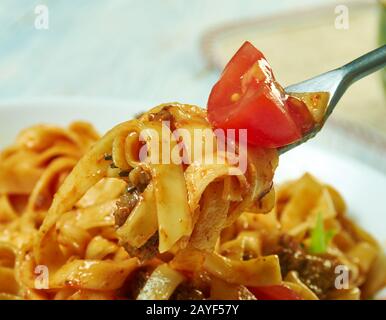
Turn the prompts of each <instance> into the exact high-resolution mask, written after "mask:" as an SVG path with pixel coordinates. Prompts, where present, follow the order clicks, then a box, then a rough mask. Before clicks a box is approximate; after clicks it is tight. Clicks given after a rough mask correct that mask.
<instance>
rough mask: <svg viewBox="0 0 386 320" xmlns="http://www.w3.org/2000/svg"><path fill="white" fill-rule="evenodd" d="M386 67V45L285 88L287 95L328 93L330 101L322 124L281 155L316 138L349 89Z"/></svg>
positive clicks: (289, 146)
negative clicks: (360, 80)
mask: <svg viewBox="0 0 386 320" xmlns="http://www.w3.org/2000/svg"><path fill="white" fill-rule="evenodd" d="M385 65H386V45H384V46H382V47H380V48H378V49H375V50H373V51H370V52H369V53H366V54H365V55H363V56H361V57H359V58H357V59H355V60H353V61H351V62H349V63H348V64H345V65H344V66H342V67H340V68H337V69H335V70H332V71H328V72H326V73H323V74H321V75H319V76H316V77H313V78H311V79H309V80H306V81H303V82H300V83H297V84H294V85H291V86H289V87H287V88H285V91H286V92H287V93H292V92H293V93H301V92H320V91H323V92H328V93H329V99H328V104H327V108H326V113H325V114H324V117H323V120H322V122H321V124H319V125H317V126H315V128H314V129H312V131H310V132H309V133H307V134H306V135H304V136H303V138H302V139H301V140H298V141H296V142H294V143H291V144H289V145H286V146H284V147H281V148H279V153H280V154H282V153H284V152H287V151H289V150H291V149H293V148H295V147H297V146H298V145H300V144H302V143H304V142H306V141H307V140H309V139H311V138H313V137H315V136H316V134H317V133H318V132H319V131H320V130H321V129H322V127H323V125H324V123H325V122H326V120H327V119H328V117H329V116H330V115H331V113H332V112H333V111H334V109H335V107H336V105H337V103H338V101H339V100H340V98H341V97H342V96H343V94H344V93H345V91H346V90H347V88H348V87H349V86H350V85H352V84H353V83H354V82H355V81H357V80H359V79H362V78H363V77H365V76H367V75H369V74H371V73H373V72H375V71H377V70H380V69H382V68H383V67H384V66H385Z"/></svg>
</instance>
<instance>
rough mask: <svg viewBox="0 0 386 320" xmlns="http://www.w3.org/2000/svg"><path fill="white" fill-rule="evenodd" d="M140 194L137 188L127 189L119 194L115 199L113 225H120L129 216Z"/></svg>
mask: <svg viewBox="0 0 386 320" xmlns="http://www.w3.org/2000/svg"><path fill="white" fill-rule="evenodd" d="M139 197H140V194H139V192H138V190H136V189H135V188H134V189H128V190H127V191H126V192H125V193H123V194H122V195H121V197H120V198H119V200H118V201H117V209H116V210H115V212H114V217H115V225H117V226H118V227H120V226H122V225H123V224H124V223H125V222H126V220H127V218H128V217H129V215H130V213H131V210H133V208H134V207H135V205H136V204H137V202H138V201H139Z"/></svg>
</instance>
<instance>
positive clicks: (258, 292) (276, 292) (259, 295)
mask: <svg viewBox="0 0 386 320" xmlns="http://www.w3.org/2000/svg"><path fill="white" fill-rule="evenodd" d="M248 290H249V291H251V292H252V293H253V294H254V296H255V297H256V299H257V300H301V297H300V296H299V295H298V294H297V293H296V292H295V291H293V290H291V289H290V288H287V287H285V286H280V285H277V286H266V287H248Z"/></svg>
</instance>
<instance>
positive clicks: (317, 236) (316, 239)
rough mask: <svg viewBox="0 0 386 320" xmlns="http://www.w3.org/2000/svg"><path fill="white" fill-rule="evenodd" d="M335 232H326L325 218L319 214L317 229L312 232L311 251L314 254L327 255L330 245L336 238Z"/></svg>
mask: <svg viewBox="0 0 386 320" xmlns="http://www.w3.org/2000/svg"><path fill="white" fill-rule="evenodd" d="M335 233H336V231H335V230H327V231H326V230H324V223H323V216H322V214H321V213H319V214H318V217H317V220H316V225H315V228H314V229H312V230H311V244H310V247H309V251H310V252H311V253H313V254H320V253H325V252H326V251H327V247H328V244H329V243H330V241H331V240H332V238H333V237H334V235H335Z"/></svg>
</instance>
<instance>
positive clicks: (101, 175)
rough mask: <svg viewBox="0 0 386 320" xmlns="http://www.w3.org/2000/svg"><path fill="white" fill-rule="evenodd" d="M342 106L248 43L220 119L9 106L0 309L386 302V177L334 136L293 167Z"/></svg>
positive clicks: (92, 106) (110, 108) (126, 108)
mask: <svg viewBox="0 0 386 320" xmlns="http://www.w3.org/2000/svg"><path fill="white" fill-rule="evenodd" d="M328 98H329V96H328V93H326V92H306V93H297V94H291V93H287V92H285V91H284V89H283V88H282V87H281V86H280V84H279V83H277V81H276V80H275V78H274V76H273V73H272V69H271V67H270V66H269V64H268V62H267V60H266V59H265V57H264V55H263V54H262V53H261V52H260V51H259V50H258V49H256V48H255V47H254V46H253V45H252V44H251V43H249V42H245V43H244V44H243V45H242V47H241V48H240V49H239V51H237V53H236V54H235V56H234V57H233V58H232V59H231V61H230V62H229V63H228V65H227V66H226V68H225V69H224V72H223V73H222V74H221V76H220V80H219V81H218V82H217V83H216V84H215V85H214V87H213V88H212V91H211V93H210V95H209V99H208V104H207V108H202V107H199V106H195V105H191V104H184V103H178V102H170V103H163V104H153V103H151V102H146V103H144V102H142V103H141V102H135V101H131V102H130V101H121V102H113V101H99V102H95V101H91V100H87V99H84V100H83V101H82V100H78V101H77V100H76V99H72V100H71V99H70V100H63V99H62V100H60V99H59V100H56V101H55V100H45V101H44V100H40V101H39V100H36V101H32V100H30V101H26V102H21V101H19V102H17V101H16V102H3V105H1V106H0V124H1V126H0V127H1V141H0V144H1V148H2V151H0V299H11V300H18V299H33V300H87V299H90V300H96V299H103V300H110V299H114V300H117V299H129V300H319V299H327V300H359V299H371V298H377V297H381V298H382V293H381V291H382V289H383V288H384V287H385V284H386V256H385V250H384V248H383V247H382V244H381V243H382V241H384V240H385V239H384V238H383V237H384V228H383V225H384V223H385V218H384V205H383V203H382V198H383V197H382V195H384V191H385V190H386V176H385V174H384V173H383V172H382V171H381V170H377V168H374V167H371V166H369V165H366V164H365V163H362V162H360V161H358V159H355V158H353V157H348V156H347V155H343V154H341V153H338V152H332V151H331V150H330V151H329V150H327V149H323V148H322V145H321V143H320V141H319V140H320V137H319V136H318V138H317V139H315V140H314V141H312V142H307V144H305V145H303V146H301V147H296V148H295V150H293V151H290V152H288V153H284V154H283V152H282V150H283V149H282V148H281V147H284V146H288V145H289V144H292V143H295V142H297V141H299V140H301V139H302V137H303V136H305V135H307V134H308V133H309V132H310V130H312V129H313V128H315V127H317V126H319V127H321V126H323V125H324V122H323V115H324V113H325V112H326V106H327V101H328ZM330 131H331V129H330V128H328V127H326V128H324V129H323V132H324V133H323V134H333V132H332V131H331V132H330ZM340 148H341V146H340ZM279 155H280V161H279ZM279 162H280V164H279ZM346 200H347V201H346ZM367 230H368V231H367Z"/></svg>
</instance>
